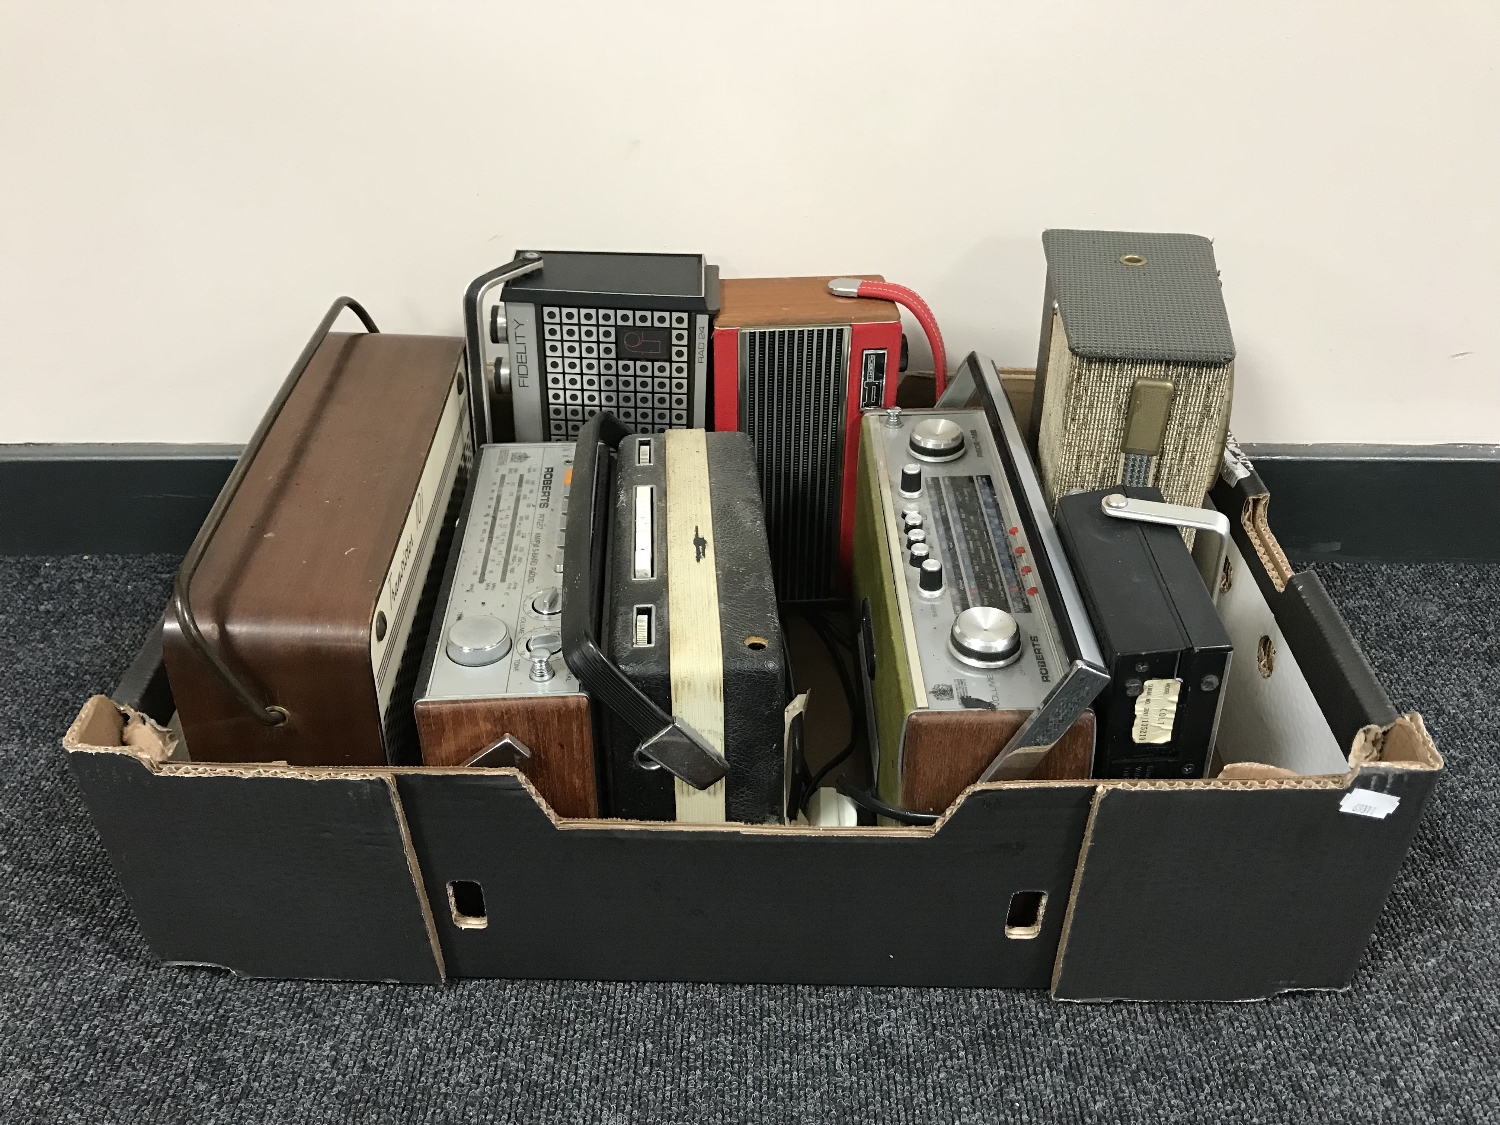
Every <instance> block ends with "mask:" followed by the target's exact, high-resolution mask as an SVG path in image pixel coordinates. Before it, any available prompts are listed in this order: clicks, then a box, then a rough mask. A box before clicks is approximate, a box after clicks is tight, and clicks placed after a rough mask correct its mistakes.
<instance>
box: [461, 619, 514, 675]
mask: <svg viewBox="0 0 1500 1125" xmlns="http://www.w3.org/2000/svg"><path fill="white" fill-rule="evenodd" d="M447 651H448V659H449V660H451V661H453V663H455V664H462V665H463V666H464V667H465V668H483V667H484V666H485V665H487V664H493V663H495V661H497V660H503V659H505V657H506V655H507V654H508V653H509V652H510V630H509V629H507V628H506V627H505V622H503V621H501V620H500V619H499V618H496V617H489V616H486V615H485V614H478V615H476V616H474V617H460V618H459V619H458V620H457V621H455V622H454V623H453V624H452V625H451V626H449V628H448V646H447Z"/></svg>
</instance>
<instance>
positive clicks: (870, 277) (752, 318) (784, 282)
mask: <svg viewBox="0 0 1500 1125" xmlns="http://www.w3.org/2000/svg"><path fill="white" fill-rule="evenodd" d="M835 277H857V278H859V279H860V280H861V281H884V280H885V278H883V277H881V276H880V275H879V274H875V273H840V274H829V275H828V276H827V277H738V278H724V279H722V280H720V282H719V315H718V316H716V317H715V318H714V324H715V325H716V326H717V327H720V328H777V327H783V326H795V325H804V324H874V323H879V322H881V321H895V322H896V323H897V324H899V323H901V311H900V310H899V309H897V308H896V306H895V304H894V303H893V302H891V301H878V300H872V299H870V298H863V297H862V298H859V299H854V298H850V297H835V296H834V295H833V294H832V293H830V292H829V291H828V283H829V282H830V281H832V280H833V279H834V278H835ZM891 370H892V373H893V374H894V372H895V367H894V365H893V366H892V369H891Z"/></svg>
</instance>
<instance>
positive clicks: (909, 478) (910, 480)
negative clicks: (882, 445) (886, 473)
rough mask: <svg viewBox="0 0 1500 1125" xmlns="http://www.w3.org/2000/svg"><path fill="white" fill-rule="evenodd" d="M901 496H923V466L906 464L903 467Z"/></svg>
mask: <svg viewBox="0 0 1500 1125" xmlns="http://www.w3.org/2000/svg"><path fill="white" fill-rule="evenodd" d="M901 495H902V496H920V495H922V466H921V465H912V464H906V465H902V466H901Z"/></svg>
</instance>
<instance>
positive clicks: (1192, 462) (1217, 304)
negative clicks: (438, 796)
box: [1031, 230, 1235, 542]
mask: <svg viewBox="0 0 1500 1125" xmlns="http://www.w3.org/2000/svg"><path fill="white" fill-rule="evenodd" d="M1042 245H1043V247H1044V248H1045V250H1046V253H1047V288H1046V293H1045V297H1044V299H1043V307H1042V337H1041V346H1040V349H1039V351H1038V354H1037V381H1036V395H1035V398H1034V399H1033V402H1032V416H1031V436H1032V440H1033V449H1034V450H1035V452H1036V456H1037V465H1038V468H1039V469H1040V471H1041V479H1042V487H1043V490H1044V491H1045V493H1046V495H1047V499H1048V501H1049V503H1051V504H1053V505H1055V504H1056V503H1057V499H1058V497H1060V496H1064V495H1066V494H1067V493H1069V492H1079V491H1086V490H1089V489H1096V488H1111V487H1113V486H1115V485H1117V484H1126V485H1132V486H1151V487H1154V488H1156V489H1158V490H1160V492H1161V493H1162V495H1163V497H1165V499H1166V500H1167V501H1168V502H1170V503H1174V504H1186V505H1190V506H1193V507H1197V506H1199V505H1201V504H1202V503H1203V495H1204V493H1206V492H1207V491H1208V489H1209V487H1210V486H1211V485H1212V484H1213V479H1214V475H1215V474H1216V473H1217V472H1218V468H1219V457H1220V455H1221V454H1222V453H1223V451H1224V439H1225V436H1226V434H1227V433H1228V429H1229V410H1230V405H1231V401H1232V399H1233V395H1234V354H1235V352H1234V339H1233V337H1232V336H1231V335H1230V332H1229V317H1228V314H1227V313H1226V312H1225V310H1224V297H1223V294H1222V292H1221V291H1220V286H1219V274H1218V269H1217V267H1216V266H1215V264H1214V253H1213V244H1212V243H1210V242H1209V240H1208V239H1206V238H1201V237H1199V236H1197V235H1189V234H1140V233H1127V232H1124V231H1084V230H1049V231H1046V232H1044V233H1043V235H1042ZM1188 538H1189V542H1191V533H1189V535H1188Z"/></svg>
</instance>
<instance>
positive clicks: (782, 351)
mask: <svg viewBox="0 0 1500 1125" xmlns="http://www.w3.org/2000/svg"><path fill="white" fill-rule="evenodd" d="M739 343H740V418H741V420H742V423H741V424H742V426H743V427H744V429H745V432H746V433H748V434H749V435H750V437H751V439H752V440H753V441H754V442H755V463H756V466H757V467H758V468H759V470H760V491H761V498H762V500H763V501H764V503H765V509H766V531H767V534H768V536H769V538H770V541H771V570H772V572H773V574H774V575H775V577H776V594H777V597H778V598H780V599H781V600H782V601H792V602H800V601H816V600H819V599H823V598H832V597H834V596H836V593H837V587H836V581H837V570H838V551H839V506H840V500H841V497H842V493H843V462H844V458H843V452H844V425H843V417H844V396H845V394H846V391H847V384H848V371H849V329H848V328H847V327H845V326H831V327H821V328H813V327H809V328H760V329H741V331H740V341H739Z"/></svg>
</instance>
